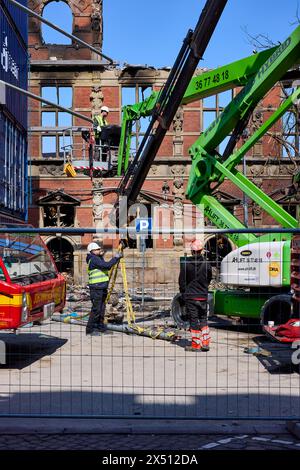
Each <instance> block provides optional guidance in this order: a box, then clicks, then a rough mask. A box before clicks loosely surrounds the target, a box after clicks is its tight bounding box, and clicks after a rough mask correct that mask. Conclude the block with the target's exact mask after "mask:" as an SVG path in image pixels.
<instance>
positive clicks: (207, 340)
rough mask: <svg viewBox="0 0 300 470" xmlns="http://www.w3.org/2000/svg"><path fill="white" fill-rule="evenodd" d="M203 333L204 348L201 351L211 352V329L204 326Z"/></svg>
mask: <svg viewBox="0 0 300 470" xmlns="http://www.w3.org/2000/svg"><path fill="white" fill-rule="evenodd" d="M201 333H202V347H201V350H202V351H204V352H207V351H209V344H210V334H209V327H208V326H204V327H203V328H201Z"/></svg>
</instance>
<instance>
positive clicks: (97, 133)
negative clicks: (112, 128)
mask: <svg viewBox="0 0 300 470" xmlns="http://www.w3.org/2000/svg"><path fill="white" fill-rule="evenodd" d="M95 121H96V122H97V124H98V126H99V127H101V128H102V127H103V126H107V125H108V122H107V120H106V119H105V118H104V117H103V116H102V114H98V115H97V116H95ZM95 137H96V138H98V137H100V131H98V130H97V129H95Z"/></svg>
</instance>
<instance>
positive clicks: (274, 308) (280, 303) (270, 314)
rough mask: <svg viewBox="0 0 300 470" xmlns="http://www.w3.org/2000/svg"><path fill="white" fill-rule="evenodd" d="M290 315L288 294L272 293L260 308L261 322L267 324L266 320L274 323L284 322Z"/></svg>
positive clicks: (290, 302) (290, 307) (290, 308)
mask: <svg viewBox="0 0 300 470" xmlns="http://www.w3.org/2000/svg"><path fill="white" fill-rule="evenodd" d="M291 316H292V296H291V295H290V294H280V295H274V296H273V297H271V298H270V299H268V300H267V301H266V302H265V304H264V305H263V307H262V309H261V316H260V318H261V324H262V325H265V326H267V325H268V321H273V322H274V325H282V324H283V323H286V322H287V321H288V320H289V319H290V318H291Z"/></svg>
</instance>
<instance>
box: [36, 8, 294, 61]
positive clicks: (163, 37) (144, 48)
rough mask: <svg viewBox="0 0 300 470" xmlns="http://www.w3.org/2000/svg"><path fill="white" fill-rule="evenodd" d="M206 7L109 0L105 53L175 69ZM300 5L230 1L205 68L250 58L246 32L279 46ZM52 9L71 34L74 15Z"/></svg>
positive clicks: (54, 17) (52, 18)
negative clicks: (267, 39) (174, 63)
mask: <svg viewBox="0 0 300 470" xmlns="http://www.w3.org/2000/svg"><path fill="white" fill-rule="evenodd" d="M204 5H205V0H149V1H145V0H144V1H143V0H103V18H104V28H103V29H104V43H103V53H104V54H106V55H108V56H109V57H111V58H113V59H114V60H116V61H118V62H120V63H121V64H123V63H125V62H126V63H129V64H135V65H137V64H142V65H145V64H146V65H152V66H154V67H163V66H171V65H172V64H173V62H174V60H175V57H176V55H177V53H178V51H179V49H180V47H181V44H182V41H183V39H184V37H185V35H186V33H187V30H188V29H189V28H192V29H193V28H194V27H195V25H196V23H197V20H198V18H199V16H200V13H201V11H202V8H203V7H204ZM298 6H299V15H300V0H285V1H284V0H228V2H227V5H226V7H225V10H224V12H223V15H222V17H221V19H220V21H219V24H218V25H217V28H216V30H215V33H214V34H213V37H212V39H211V41H210V43H209V45H208V48H207V50H206V52H205V55H204V58H203V61H202V62H201V64H200V65H201V66H203V67H209V68H211V67H217V66H218V65H223V64H226V63H229V62H233V61H234V60H237V59H239V58H242V57H246V56H247V55H250V54H251V53H252V51H253V46H252V45H251V44H250V42H249V38H247V34H246V33H245V28H246V29H247V30H248V32H249V33H250V34H251V35H252V36H256V35H258V34H264V35H266V36H268V37H269V38H270V39H272V40H273V41H274V42H276V41H283V40H284V39H285V38H286V37H287V36H288V35H289V34H290V33H291V31H292V30H293V29H294V28H295V27H296V25H295V24H294V25H292V23H293V22H294V23H295V21H296V14H297V8H298ZM60 7H62V8H63V11H61V10H60V9H59V8H60ZM46 9H48V10H47V18H48V19H49V20H50V21H52V22H54V23H56V24H57V25H58V26H60V27H61V28H63V29H65V30H67V31H68V30H71V27H72V26H71V25H72V15H71V12H70V10H69V8H68V6H67V5H66V4H62V5H59V4H58V3H57V2H55V1H53V2H51V3H50V4H48V5H47V6H46ZM47 29H48V33H49V35H50V36H49V37H50V40H49V39H48V40H47V42H52V43H55V42H60V40H61V38H63V36H62V35H60V34H59V33H57V32H55V31H54V30H50V29H49V28H47V27H45V26H43V30H47ZM55 38H59V39H58V41H56V39H55ZM63 41H64V42H65V43H66V42H68V39H67V40H66V39H64V38H63Z"/></svg>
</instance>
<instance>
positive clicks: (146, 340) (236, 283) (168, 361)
mask: <svg viewBox="0 0 300 470" xmlns="http://www.w3.org/2000/svg"><path fill="white" fill-rule="evenodd" d="M166 231H167V230H166V229H158V228H157V229H155V228H154V229H153V230H152V232H151V233H148V232H146V231H145V233H142V235H143V236H148V237H152V238H155V237H156V236H157V237H158V238H159V237H160V236H161V234H162V233H164V238H166ZM9 232H10V233H11V232H14V233H15V238H16V245H15V247H19V248H22V246H23V245H22V236H23V235H22V234H23V233H24V232H25V233H29V232H35V233H36V232H40V233H41V235H42V236H43V238H44V241H45V242H46V243H47V245H48V248H49V249H50V250H51V251H52V253H53V256H54V258H55V260H56V262H57V266H58V267H59V269H60V270H61V271H62V272H63V273H64V276H65V277H66V279H67V303H66V307H65V309H64V311H63V313H62V314H56V315H55V317H53V318H54V319H52V320H50V319H47V320H46V321H44V322H42V324H35V323H32V324H29V325H28V327H26V328H21V329H20V330H19V334H18V335H14V334H12V333H11V332H9V331H7V330H2V331H1V333H0V340H1V341H2V343H1V345H2V346H3V347H2V348H1V347H0V350H1V351H2V352H3V350H5V360H3V357H2V361H1V360H0V363H1V362H2V364H0V384H1V393H2V395H1V397H2V399H1V402H0V415H1V416H31V417H37V416H43V417H45V416H47V417H53V416H58V417H63V416H71V417H93V418H95V417H119V418H128V417H130V418H136V419H138V418H167V419H175V418H176V419H210V420H217V419H228V420H232V419H237V420H243V419H253V420H262V419H264V420H265V419H267V420H273V419H284V420H287V419H299V415H300V381H299V363H300V360H299V343H300V338H299V341H298V339H297V338H296V337H295V338H294V339H292V338H291V337H289V334H291V331H293V330H292V328H297V326H290V327H289V330H288V329H287V326H286V329H285V330H284V329H281V330H280V328H279V326H280V324H284V325H287V323H288V321H289V319H291V318H292V319H293V316H294V317H295V318H294V321H295V322H296V323H297V321H299V318H298V317H297V315H298V313H297V312H298V311H297V309H296V310H294V309H293V303H295V302H296V303H297V300H298V290H297V292H296V296H295V297H293V295H294V293H293V286H291V282H290V280H291V279H292V281H293V282H295V279H298V277H299V275H298V270H299V267H298V264H299V263H298V262H297V253H298V251H297V250H298V241H297V243H294V242H292V245H291V240H294V239H295V240H297V236H298V234H299V233H300V229H293V230H282V229H246V230H236V231H235V230H218V229H206V228H204V229H202V230H200V229H197V230H196V229H194V230H192V229H189V230H183V231H181V235H182V237H183V245H182V247H181V250H179V249H178V247H177V249H176V250H175V249H174V247H172V246H171V244H170V247H169V249H164V250H163V249H158V248H153V249H151V250H147V249H143V250H138V249H136V248H126V249H125V250H124V259H125V264H126V273H127V283H128V286H127V287H128V288H127V287H126V283H124V277H122V275H121V269H119V271H118V274H117V278H116V282H115V284H114V290H113V292H112V296H111V298H110V301H109V303H108V304H107V306H106V319H107V327H108V330H109V331H110V334H107V335H103V336H95V337H90V336H86V334H85V329H86V322H87V318H88V315H89V313H90V311H91V301H90V293H89V289H88V287H87V273H86V266H87V265H86V254H87V248H86V245H82V246H80V244H78V236H79V235H84V234H85V235H87V234H90V235H91V238H92V235H94V236H97V237H99V238H102V239H104V246H106V247H107V253H106V255H105V258H106V259H109V258H110V257H111V256H113V255H115V254H116V251H117V245H118V243H117V240H118V238H119V236H120V235H121V236H122V238H124V237H125V235H127V236H129V238H130V237H131V236H133V235H138V236H141V232H139V233H138V234H137V233H136V232H135V230H134V229H133V228H131V229H130V230H127V229H122V230H118V229H113V228H110V229H105V230H104V229H103V230H101V229H100V230H99V229H94V228H72V227H71V228H63V229H62V228H59V227H57V228H56V227H52V228H45V229H31V228H28V227H23V228H5V227H1V228H0V240H1V239H3V240H5V237H6V235H5V233H9ZM236 232H238V233H240V232H243V233H245V232H246V233H255V234H256V235H258V234H259V233H261V234H263V238H261V239H260V238H258V239H257V242H255V243H252V244H251V246H250V245H249V246H248V245H245V246H243V247H240V248H238V249H236V250H237V251H236V252H235V251H234V250H235V247H234V246H233V245H232V244H231V245H230V246H229V245H227V246H228V252H227V253H225V252H222V253H221V251H220V246H219V245H220V244H218V236H220V235H222V237H225V238H226V239H227V238H228V237H229V236H230V235H231V234H232V233H236ZM168 233H169V234H170V237H171V238H170V239H171V240H172V237H173V236H174V235H176V236H177V238H178V234H179V231H176V230H173V229H170V230H168ZM74 235H76V238H75V237H74V239H73V236H74ZM212 235H214V236H216V237H217V238H216V249H214V250H213V249H212V248H209V246H210V247H212V242H211V240H212V238H211V237H212ZM195 236H199V237H201V238H202V240H203V242H204V245H205V252H204V257H207V258H209V255H210V258H211V259H208V261H207V265H208V266H209V265H211V266H212V280H211V283H210V286H209V297H208V306H209V309H208V313H209V316H208V319H207V323H208V325H209V327H210V335H211V337H212V341H211V347H210V351H209V352H189V351H186V350H185V347H186V346H187V345H189V344H190V342H191V333H190V331H189V328H190V325H191V323H190V322H191V318H190V317H189V312H188V307H187V303H186V300H184V299H183V303H182V300H181V299H180V297H179V295H178V294H179V285H178V274H179V270H180V265H181V263H182V262H184V256H185V252H187V254H190V253H189V252H190V250H189V247H190V241H191V239H192V238H193V237H195ZM170 239H169V238H168V240H169V241H170ZM85 240H87V237H85ZM209 240H210V245H208V241H209ZM18 241H19V243H17V242H18ZM112 243H113V246H114V248H112ZM129 245H130V243H129ZM132 246H133V245H132ZM291 246H292V257H291V249H290V247H291ZM1 247H2V248H1ZM4 249H6V250H7V248H5V243H4V242H3V243H2V245H1V244H0V252H1V253H0V254H1V259H3V256H4V257H5V256H6V255H7V251H6V252H5V253H4V251H3V250H4ZM1 250H2V251H1ZM214 253H215V255H214ZM16 256H17V252H14V257H16ZM213 256H215V258H216V259H213ZM180 258H182V259H181V261H180ZM291 259H292V264H291ZM31 261H32V262H33V261H34V260H31ZM202 262H203V261H201V260H200V261H199V263H202ZM220 262H221V265H220ZM2 266H3V267H2V271H3V272H4V271H5V260H4V265H2ZM32 266H33V265H32ZM249 268H251V269H249ZM252 268H255V269H252ZM9 269H12V268H11V267H10V268H9ZM35 269H37V267H36V266H35ZM0 284H1V280H0ZM127 294H128V295H129V297H130V299H131V304H132V307H133V312H134V316H135V318H134V320H132V316H131V317H129V316H128V310H127V306H128V305H127V300H128V297H127ZM1 301H2V302H3V301H4V300H3V299H2V297H1ZM297 305H298V304H297ZM295 314H296V315H295ZM202 317H203V312H202ZM0 319H1V318H0ZM132 327H133V328H132ZM295 331H298V330H294V332H295ZM280 332H281V334H280ZM287 340H288V341H287ZM2 355H3V354H2Z"/></svg>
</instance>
